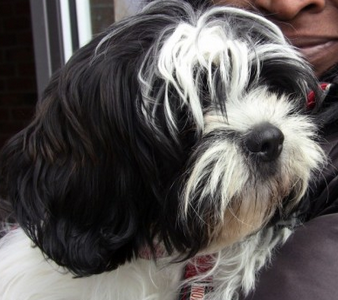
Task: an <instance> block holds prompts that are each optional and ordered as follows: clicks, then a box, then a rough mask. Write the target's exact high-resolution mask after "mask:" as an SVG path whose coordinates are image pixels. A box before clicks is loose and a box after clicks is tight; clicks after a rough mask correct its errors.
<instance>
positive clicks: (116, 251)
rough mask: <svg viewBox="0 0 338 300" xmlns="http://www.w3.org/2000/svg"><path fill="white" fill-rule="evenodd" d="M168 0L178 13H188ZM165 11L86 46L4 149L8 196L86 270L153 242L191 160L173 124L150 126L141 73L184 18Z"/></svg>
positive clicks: (152, 11)
mask: <svg viewBox="0 0 338 300" xmlns="http://www.w3.org/2000/svg"><path fill="white" fill-rule="evenodd" d="M173 3H176V2H173ZM173 3H171V2H170V1H169V4H170V5H171V4H173ZM169 4H168V5H167V10H168V12H170V13H171V14H172V15H173V16H176V15H177V16H182V15H184V13H185V12H184V10H183V9H182V8H181V7H180V6H179V5H178V4H177V3H176V6H175V7H169V6H170V5H169ZM162 9H163V5H162V6H161V5H159V4H156V5H154V6H153V7H151V8H149V9H148V10H147V11H146V12H144V13H143V15H142V14H141V15H139V16H138V17H133V18H130V19H127V20H125V21H123V22H121V23H119V24H117V25H114V26H113V27H111V28H110V29H109V30H108V32H106V33H105V34H103V35H100V36H98V37H97V38H95V39H94V40H93V41H92V42H90V43H89V44H88V45H87V46H85V47H84V48H82V49H80V50H79V51H78V52H77V53H76V54H75V55H74V56H73V58H72V59H71V60H70V61H69V62H68V63H67V65H66V66H65V67H64V68H63V69H61V70H60V71H59V72H58V73H57V74H55V75H54V77H53V78H52V80H51V82H50V84H49V86H48V87H47V89H46V91H45V93H44V95H43V97H42V99H41V100H40V101H39V102H38V105H37V110H36V116H35V119H34V120H33V121H32V123H31V124H30V125H29V126H28V127H27V128H26V129H24V130H23V131H22V132H20V133H19V134H17V135H16V136H15V137H14V138H12V139H11V140H10V141H9V143H8V144H7V145H6V146H5V147H4V148H3V150H2V153H1V162H0V163H1V174H0V180H1V183H0V184H1V196H2V197H3V198H5V199H9V200H10V201H11V203H12V206H13V208H14V210H15V212H16V218H17V220H18V222H19V223H20V225H21V226H22V228H23V229H24V230H25V231H26V233H27V234H28V235H29V236H30V238H31V239H32V240H33V241H34V243H35V244H36V245H37V246H38V247H39V248H41V249H42V251H43V252H44V253H45V254H46V256H47V257H48V258H51V259H52V260H54V261H55V262H56V263H57V264H58V265H61V266H65V267H67V268H68V269H69V270H71V271H72V272H74V273H75V274H77V275H82V276H85V275H90V274H96V273H101V272H104V271H108V270H112V269H114V268H116V267H117V266H118V265H120V264H123V263H124V262H125V261H126V260H130V259H131V258H132V257H133V256H134V255H137V252H138V251H139V248H140V247H143V246H144V244H145V243H147V242H149V243H151V240H152V238H153V235H154V234H156V230H157V228H156V224H157V220H159V219H160V218H161V213H162V206H161V201H159V199H160V197H161V195H160V193H161V188H162V186H161V182H165V181H166V178H168V177H170V176H172V174H174V173H175V166H176V165H177V161H180V160H183V158H182V155H181V153H180V152H179V151H180V150H179V149H178V148H179V147H177V146H176V145H174V143H172V141H171V139H170V138H169V134H165V133H164V134H163V136H162V135H161V132H166V131H168V130H166V129H164V130H158V131H157V132H154V131H153V130H152V128H151V126H149V124H147V122H146V120H145V116H144V115H145V113H144V110H146V107H144V103H142V95H141V91H140V88H139V83H138V79H137V76H138V70H139V69H140V65H141V64H142V61H143V57H144V55H145V53H146V52H147V51H148V49H149V47H150V45H152V44H153V43H154V39H155V38H156V37H157V36H158V34H159V32H161V30H162V29H163V28H164V27H165V26H167V25H170V24H171V22H175V18H174V17H171V18H170V15H169V13H168V14H163V11H162ZM177 18H178V17H176V19H177ZM155 121H156V122H157V121H158V120H155ZM163 123H165V122H163ZM157 125H158V128H159V127H161V124H157ZM163 126H165V125H163ZM158 128H157V129H158ZM166 165H168V166H170V168H169V167H166ZM164 169H167V170H171V171H170V172H172V174H170V172H169V173H168V172H164V171H163V170H164Z"/></svg>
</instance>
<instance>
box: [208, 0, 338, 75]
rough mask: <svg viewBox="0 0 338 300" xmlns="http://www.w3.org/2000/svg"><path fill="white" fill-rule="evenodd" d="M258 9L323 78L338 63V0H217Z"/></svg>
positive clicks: (218, 3)
mask: <svg viewBox="0 0 338 300" xmlns="http://www.w3.org/2000/svg"><path fill="white" fill-rule="evenodd" d="M213 4H215V5H234V6H238V7H241V8H244V9H248V10H258V11H260V12H261V13H262V14H263V15H264V16H265V17H266V18H267V19H269V20H271V21H272V22H274V23H275V24H276V25H277V26H279V27H280V29H281V30H282V31H283V33H284V35H285V36H286V37H287V38H288V39H289V41H290V42H291V43H292V44H293V45H294V46H296V47H297V48H299V50H300V52H301V53H302V54H303V55H304V56H305V58H306V59H307V60H308V61H309V62H310V64H311V65H312V66H313V68H314V70H315V72H316V75H317V76H318V77H321V76H322V75H323V74H324V73H325V72H326V71H327V70H329V69H330V68H332V67H333V66H334V65H336V64H337V63H338V0H213Z"/></svg>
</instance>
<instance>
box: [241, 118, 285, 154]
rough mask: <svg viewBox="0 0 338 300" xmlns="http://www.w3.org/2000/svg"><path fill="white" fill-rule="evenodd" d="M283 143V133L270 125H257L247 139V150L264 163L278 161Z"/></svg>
mask: <svg viewBox="0 0 338 300" xmlns="http://www.w3.org/2000/svg"><path fill="white" fill-rule="evenodd" d="M283 142H284V135H283V132H282V131H281V130H280V129H279V128H277V127H276V126H274V125H272V124H270V123H262V124H259V125H257V126H256V127H255V128H254V129H253V130H252V131H250V133H249V134H248V135H247V136H246V137H245V145H246V147H247V149H248V150H249V151H250V153H253V154H255V155H257V156H258V157H259V158H260V159H262V160H263V161H273V160H275V159H277V158H278V157H279V155H280V153H281V152H282V149H283Z"/></svg>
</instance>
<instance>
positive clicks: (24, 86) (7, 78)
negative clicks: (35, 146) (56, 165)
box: [0, 0, 142, 148]
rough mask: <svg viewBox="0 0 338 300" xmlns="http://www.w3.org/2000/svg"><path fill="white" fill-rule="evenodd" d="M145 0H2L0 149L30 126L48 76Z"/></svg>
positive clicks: (0, 23)
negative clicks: (98, 34)
mask: <svg viewBox="0 0 338 300" xmlns="http://www.w3.org/2000/svg"><path fill="white" fill-rule="evenodd" d="M141 6H142V0H0V148H1V147H2V146H3V144H4V143H5V141H6V140H8V139H9V138H10V137H11V136H12V135H14V134H15V133H17V132H18V131H20V130H21V129H22V128H23V127H24V126H26V125H27V124H28V122H29V121H30V120H31V118H32V117H33V115H34V106H35V103H36V101H37V99H38V97H39V95H41V93H42V91H43V89H44V88H45V86H46V85H47V83H48V81H49V78H50V76H51V75H52V74H53V73H54V72H55V71H56V70H57V69H58V68H60V66H62V65H63V64H64V63H65V62H66V61H67V60H68V59H69V57H70V56H71V55H72V53H73V52H74V51H76V49H78V48H79V47H81V46H83V45H84V44H86V43H87V42H88V41H89V40H90V39H91V38H92V37H93V35H95V34H97V33H99V32H102V31H103V30H104V29H105V28H106V27H108V26H109V25H110V24H112V23H113V22H115V21H118V20H120V19H122V18H124V17H125V16H127V15H130V14H134V13H135V12H137V11H138V10H139V9H140V7H141Z"/></svg>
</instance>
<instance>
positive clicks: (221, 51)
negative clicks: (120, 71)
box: [140, 7, 302, 130]
mask: <svg viewBox="0 0 338 300" xmlns="http://www.w3.org/2000/svg"><path fill="white" fill-rule="evenodd" d="M222 15H223V17H220V16H222ZM241 18H245V21H244V20H241ZM248 18H249V19H248ZM248 22H252V27H251V29H252V33H250V32H247V30H248V27H249V28H250V26H248ZM257 28H264V31H263V30H262V33H259V34H258V33H257V30H258V29H257ZM263 39H264V42H262V40H263ZM283 57H285V58H288V59H290V58H292V59H295V61H298V62H299V63H300V64H301V63H302V61H301V59H300V58H299V56H298V54H297V53H296V52H295V51H294V50H293V49H292V48H291V47H290V46H289V45H288V44H287V43H286V41H285V39H284V37H283V35H282V33H281V31H280V30H279V29H278V27H277V26H275V25H274V24H272V23H271V22H269V21H267V20H265V19H264V18H262V17H260V16H257V15H255V14H252V13H248V12H246V11H243V10H240V9H236V8H230V7H222V8H214V9H211V10H209V11H207V12H206V13H204V14H202V15H201V17H200V18H199V19H198V21H197V22H196V24H194V23H192V24H190V23H186V22H182V23H180V24H179V25H178V26H177V27H176V29H175V30H174V32H173V33H172V34H171V36H169V38H167V40H165V41H164V43H163V46H162V48H161V49H160V51H159V58H158V62H157V69H158V73H157V72H156V73H157V74H158V75H159V76H160V77H162V79H164V80H165V85H166V93H165V106H166V108H167V110H166V114H167V119H168V121H169V123H170V125H171V126H172V128H173V130H175V120H174V117H173V114H172V112H171V110H170V104H169V102H170V96H169V94H168V91H169V86H171V87H174V88H175V90H176V91H177V93H178V94H179V96H180V98H181V100H182V102H183V103H184V104H187V105H189V106H190V108H191V111H192V114H193V118H194V121H195V123H196V125H197V129H198V130H203V127H204V118H203V107H202V106H201V100H200V89H201V82H200V80H199V78H198V75H199V72H201V70H203V72H206V73H207V77H208V79H207V80H208V82H207V84H208V90H209V91H210V98H211V101H214V100H215V97H216V91H215V86H214V79H215V78H214V76H215V72H214V68H215V67H217V68H218V69H219V74H220V76H221V80H222V84H223V85H224V86H226V91H225V92H226V95H224V96H225V98H226V99H228V98H232V99H237V100H239V99H241V98H242V95H243V93H244V92H245V90H246V88H247V85H248V82H249V79H250V78H251V77H250V76H251V75H252V74H251V70H252V65H253V64H254V65H255V66H256V74H255V76H256V78H257V79H258V77H259V75H260V74H259V69H260V63H261V61H264V60H265V59H272V58H279V59H283ZM144 67H145V66H144ZM145 73H147V72H144V71H142V70H141V72H140V79H141V82H143V83H149V78H144V74H145ZM148 74H149V73H148ZM150 81H151V80H150ZM149 89H151V85H149V84H148V85H147V86H146V87H145V89H144V95H146V97H147V98H148V97H149V93H150V91H149Z"/></svg>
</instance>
